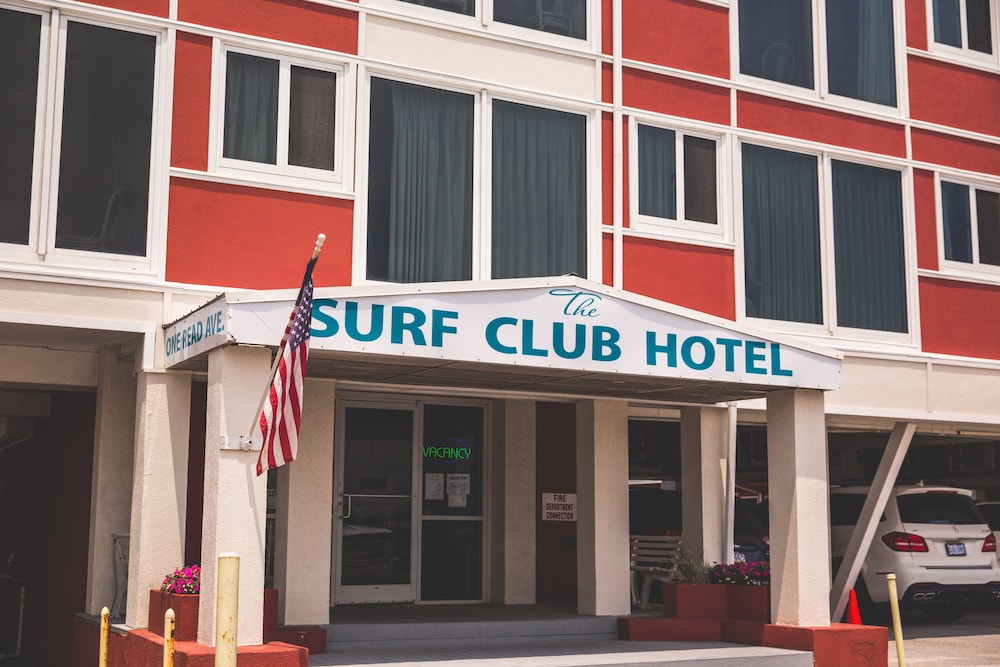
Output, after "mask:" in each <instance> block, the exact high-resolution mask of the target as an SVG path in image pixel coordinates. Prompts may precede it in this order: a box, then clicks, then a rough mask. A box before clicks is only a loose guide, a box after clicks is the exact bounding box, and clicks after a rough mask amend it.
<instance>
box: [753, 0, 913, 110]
mask: <svg viewBox="0 0 1000 667" xmlns="http://www.w3.org/2000/svg"><path fill="white" fill-rule="evenodd" d="M738 10H739V41H740V46H739V58H740V60H739V62H740V72H741V73H742V74H746V75H749V76H754V77H758V78H762V79H768V80H770V81H775V82H778V83H782V84H787V85H790V86H796V87H799V88H806V89H809V90H814V91H818V92H819V94H820V95H826V94H827V93H829V94H831V95H839V96H842V97H848V98H852V99H855V100H861V101H864V102H871V103H874V104H880V105H884V106H890V107H894V106H896V67H895V62H896V56H895V43H896V41H895V35H894V32H895V31H894V28H893V0H815V2H814V1H813V0H740V3H739V8H738ZM814 12H816V14H817V15H816V16H815V17H814V15H813V13H814ZM814 25H819V26H820V29H821V30H822V31H823V33H824V36H825V39H818V38H817V36H816V35H814V34H813V26H814ZM814 63H818V64H819V67H817V66H815V65H814Z"/></svg>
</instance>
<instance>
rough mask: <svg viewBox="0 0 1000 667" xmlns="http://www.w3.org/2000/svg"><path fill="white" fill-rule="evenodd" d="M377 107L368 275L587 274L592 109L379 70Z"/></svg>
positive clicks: (409, 278)
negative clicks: (484, 113) (395, 77)
mask: <svg viewBox="0 0 1000 667" xmlns="http://www.w3.org/2000/svg"><path fill="white" fill-rule="evenodd" d="M481 103H487V105H488V108H489V112H490V113H489V121H488V122H489V127H488V128H486V129H484V130H483V131H482V132H481V133H479V134H481V135H482V136H483V138H484V139H483V140H484V141H485V142H487V147H486V149H487V150H486V154H488V155H490V158H489V160H490V161H489V169H488V170H485V172H486V173H489V174H491V177H487V183H477V182H476V178H475V174H476V173H477V172H479V171H481V170H480V169H479V168H478V167H477V164H476V160H477V156H478V155H480V154H481V150H480V148H479V147H477V146H476V144H475V136H476V134H477V132H476V125H475V123H476V118H477V114H476V108H477V105H479V104H481ZM370 113H371V115H370V127H369V136H370V138H369V156H368V208H367V211H368V215H367V221H368V224H367V269H366V270H367V278H368V279H369V280H385V281H390V282H423V281H440V280H469V279H473V278H480V279H481V278H491V277H492V278H512V277H529V276H549V275H562V274H566V273H576V274H578V275H581V276H586V275H587V247H588V246H587V141H586V133H587V118H586V116H584V115H581V114H575V113H568V112H564V111H557V110H553V109H544V108H541V107H535V106H529V105H525V104H518V103H514V102H509V101H504V100H493V99H486V100H484V99H482V98H480V97H479V96H476V95H473V94H468V93H462V92H453V91H446V90H440V89H435V88H428V87H425V86H419V85H414V84H410V83H402V82H398V81H390V80H388V79H382V78H373V79H372V80H371V112H370ZM479 191H484V192H485V193H486V194H485V196H486V197H488V203H487V204H486V205H485V206H480V205H479V204H478V203H477V200H476V197H477V193H478V192H479ZM486 210H488V215H487V216H486V217H487V219H486V220H483V221H482V223H481V224H478V225H477V224H476V222H475V221H476V220H479V219H480V217H481V215H480V213H479V212H480V211H483V213H485V212H486Z"/></svg>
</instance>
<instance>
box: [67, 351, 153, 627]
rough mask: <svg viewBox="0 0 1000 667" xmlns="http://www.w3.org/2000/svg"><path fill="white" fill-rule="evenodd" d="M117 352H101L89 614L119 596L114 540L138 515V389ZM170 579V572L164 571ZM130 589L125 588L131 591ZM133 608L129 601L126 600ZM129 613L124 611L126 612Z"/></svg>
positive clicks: (95, 435)
mask: <svg viewBox="0 0 1000 667" xmlns="http://www.w3.org/2000/svg"><path fill="white" fill-rule="evenodd" d="M118 357H119V354H118V348H117V347H106V348H104V349H102V350H101V352H100V356H99V360H98V364H99V365H98V379H97V416H96V423H95V425H94V469H93V474H92V481H91V487H90V488H91V489H92V491H91V496H90V516H91V517H93V519H92V520H91V522H90V546H89V548H88V558H87V563H88V573H87V602H86V610H87V613H88V614H99V613H100V612H101V607H105V606H106V607H108V608H109V609H111V610H112V612H113V611H114V609H113V608H112V604H113V601H114V599H115V593H116V592H121V593H123V592H124V590H122V591H117V590H116V586H115V562H114V555H113V554H112V551H111V546H112V535H114V534H116V533H123V534H124V533H128V532H129V522H130V521H131V513H132V465H133V463H134V460H135V435H136V430H135V400H136V395H135V393H136V385H135V377H134V375H133V367H132V364H131V363H129V362H123V361H119V359H118ZM164 574H166V572H164ZM126 587H127V584H124V585H122V586H121V588H122V589H124V588H126ZM126 604H127V599H126ZM122 611H124V608H123V609H122Z"/></svg>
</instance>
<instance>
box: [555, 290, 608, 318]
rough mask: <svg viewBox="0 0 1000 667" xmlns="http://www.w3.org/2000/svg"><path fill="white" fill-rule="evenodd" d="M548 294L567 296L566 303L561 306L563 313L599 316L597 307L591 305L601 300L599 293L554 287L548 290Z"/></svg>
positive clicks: (579, 315)
mask: <svg viewBox="0 0 1000 667" xmlns="http://www.w3.org/2000/svg"><path fill="white" fill-rule="evenodd" d="M549 294H551V295H552V296H562V297H569V300H568V301H567V302H566V305H565V306H563V315H569V316H571V317H572V316H576V317H599V316H600V313H599V312H598V310H597V308H593V307H592V306H593V305H594V304H595V303H596V302H598V301H600V300H601V298H602V297H601V296H600V295H599V294H593V293H591V292H580V291H577V290H571V289H554V290H549Z"/></svg>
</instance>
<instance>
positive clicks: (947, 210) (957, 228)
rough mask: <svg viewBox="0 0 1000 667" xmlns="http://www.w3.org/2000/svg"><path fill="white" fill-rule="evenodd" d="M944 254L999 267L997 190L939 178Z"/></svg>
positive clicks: (952, 259) (955, 259)
mask: <svg viewBox="0 0 1000 667" xmlns="http://www.w3.org/2000/svg"><path fill="white" fill-rule="evenodd" d="M941 231H942V236H943V237H944V258H945V260H947V261H949V262H960V263H961V264H960V265H959V267H958V268H962V267H963V266H968V267H969V268H972V267H975V268H984V269H988V270H990V271H1000V192H998V191H997V190H986V189H982V188H977V187H973V186H970V185H965V184H962V183H953V182H950V181H944V180H942V181H941Z"/></svg>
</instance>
